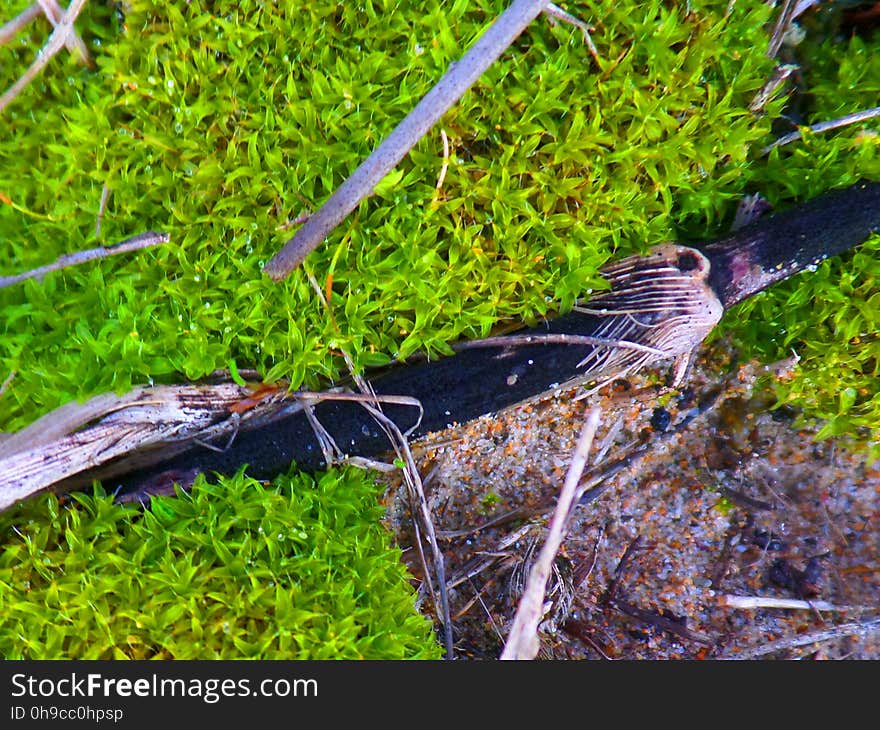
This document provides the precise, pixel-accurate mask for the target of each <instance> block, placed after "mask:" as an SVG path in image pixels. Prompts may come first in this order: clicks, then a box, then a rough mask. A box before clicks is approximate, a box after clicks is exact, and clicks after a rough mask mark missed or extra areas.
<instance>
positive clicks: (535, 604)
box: [501, 408, 600, 659]
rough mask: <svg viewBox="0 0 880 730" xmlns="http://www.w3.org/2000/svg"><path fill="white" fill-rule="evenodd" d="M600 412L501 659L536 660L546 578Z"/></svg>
mask: <svg viewBox="0 0 880 730" xmlns="http://www.w3.org/2000/svg"><path fill="white" fill-rule="evenodd" d="M599 413H600V411H599V409H598V408H594V409H593V410H592V411H590V415H589V416H588V417H587V420H586V422H585V423H584V426H583V428H582V429H581V434H580V437H579V438H578V441H577V445H576V446H575V450H574V455H573V456H572V460H571V464H570V465H569V468H568V472H567V473H566V475H565V482H564V483H563V485H562V492H561V493H560V495H559V502H558V503H557V505H556V511H555V512H554V513H553V520H552V522H551V523H550V528H549V530H548V533H547V539H546V541H545V542H544V544H543V545H542V546H541V552H540V553H539V554H538V557H537V559H536V560H535V563H534V565H533V566H532V569H531V570H530V571H529V577H528V580H527V582H526V589H525V591H524V593H523V595H522V598H521V599H520V602H519V606H518V607H517V610H516V616H515V617H514V619H513V626H512V627H511V629H510V634H509V636H508V637H507V643H506V644H505V645H504V651H502V653H501V658H502V659H534V658H535V657H536V656H537V655H538V649H539V648H540V642H539V640H538V624H539V623H540V621H541V617H542V614H543V606H544V595H545V593H546V591H547V581H548V580H549V579H550V573H551V572H552V570H553V561H554V560H555V559H556V553H557V552H559V547H560V546H561V545H562V541H563V540H564V539H565V533H566V525H567V522H568V516H569V514H570V513H571V510H572V507H573V506H574V502H575V496H576V493H577V486H578V483H579V482H580V479H581V474H583V472H584V467H585V466H586V465H587V457H588V455H589V452H590V447H591V446H592V444H593V438H594V437H595V436H596V429H597V428H598V426H599Z"/></svg>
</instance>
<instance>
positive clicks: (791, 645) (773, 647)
mask: <svg viewBox="0 0 880 730" xmlns="http://www.w3.org/2000/svg"><path fill="white" fill-rule="evenodd" d="M877 633H880V618H873V619H870V620H868V621H862V622H852V623H847V624H840V625H838V626H832V627H831V628H830V629H824V630H822V631H816V632H814V633H812V634H802V635H799V636H790V637H788V638H785V639H778V640H777V641H771V642H769V643H767V644H762V645H761V646H756V647H754V648H753V649H745V650H743V651H738V652H736V653H734V652H726V653H725V654H722V655H721V656H720V657H718V658H719V659H758V658H759V657H762V656H767V655H768V654H773V653H774V652H777V651H784V650H785V649H795V648H797V647H799V646H809V645H810V644H818V643H820V642H822V641H832V640H834V639H843V638H845V637H847V636H852V637H858V638H863V637H866V636H871V635H872V634H877Z"/></svg>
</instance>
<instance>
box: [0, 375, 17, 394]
mask: <svg viewBox="0 0 880 730" xmlns="http://www.w3.org/2000/svg"><path fill="white" fill-rule="evenodd" d="M13 380H15V370H10V371H9V375H7V376H6V380H4V381H3V382H2V383H0V395H3V394H4V393H5V392H6V389H7V388H8V387H9V385H10V384H11V383H12V381H13Z"/></svg>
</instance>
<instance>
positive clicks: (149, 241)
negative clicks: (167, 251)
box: [0, 231, 170, 289]
mask: <svg viewBox="0 0 880 730" xmlns="http://www.w3.org/2000/svg"><path fill="white" fill-rule="evenodd" d="M169 240H170V237H169V236H168V234H167V233H156V232H155V231H147V232H146V233H139V234H138V235H136V236H132V237H131V238H126V239H125V240H124V241H120V242H119V243H117V244H115V245H113V246H98V248H90V249H88V250H86V251H76V252H74V253H69V254H65V255H64V256H61V257H59V258H57V259H56V260H55V261H54V262H52V263H51V264H46V265H45V266H39V267H37V268H36V269H31V270H30V271H25V272H24V273H23V274H15V275H14V276H0V289H3V288H5V287H7V286H12V285H13V284H19V283H21V282H22V281H25V280H27V279H38V278H40V277H42V276H45V275H46V274H48V273H50V272H52V271H58V270H59V269H64V268H67V267H68V266H76V265H77V264H82V263H85V262H86V261H92V260H94V259H104V258H107V257H108V256H115V255H116V254H120V253H129V252H130V251H139V250H141V249H143V248H150V247H151V246H157V245H159V244H160V243H168V241H169Z"/></svg>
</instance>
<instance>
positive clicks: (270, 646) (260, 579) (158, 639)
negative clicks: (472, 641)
mask: <svg viewBox="0 0 880 730" xmlns="http://www.w3.org/2000/svg"><path fill="white" fill-rule="evenodd" d="M377 491H378V487H377V486H376V485H375V484H374V483H373V482H372V481H371V480H369V479H368V478H366V477H365V476H364V474H363V473H360V472H357V471H356V470H353V469H352V470H349V471H345V472H328V473H326V474H324V475H322V476H321V477H320V478H319V479H317V480H315V479H313V478H312V477H309V476H306V475H302V474H298V473H294V474H292V475H290V476H281V477H279V478H277V479H276V480H275V482H274V483H273V484H271V485H268V486H266V485H263V484H260V483H259V482H256V481H254V480H253V479H248V478H247V477H245V476H243V475H242V474H237V475H233V476H230V477H224V478H220V479H219V480H218V481H217V482H216V483H207V482H205V481H204V480H203V479H200V480H199V481H198V482H197V483H196V485H195V486H194V487H193V490H192V493H191V494H180V495H179V496H178V497H175V498H162V497H159V498H154V499H153V501H152V504H151V506H150V509H148V510H142V509H141V508H140V507H139V506H138V507H137V508H129V507H120V506H118V505H115V504H114V502H113V498H112V496H107V495H104V494H97V495H94V496H87V495H75V496H74V497H73V501H72V503H69V504H67V505H65V506H62V505H60V504H59V502H58V499H57V498H56V497H54V496H45V497H42V498H41V499H38V500H36V501H35V502H33V503H31V504H27V505H24V506H20V507H18V508H16V509H14V510H13V511H12V512H10V513H7V514H5V515H3V516H2V517H0V536H2V539H3V542H4V548H3V552H2V554H0V616H2V617H3V618H2V620H0V655H2V656H3V657H4V658H7V659H12V658H28V659H57V658H65V657H67V658H83V659H118V658H130V659H150V658H165V659H211V658H233V657H239V658H245V659H247V658H251V659H304V658H305V659H406V658H428V659H430V658H435V659H436V658H439V657H440V656H441V652H440V649H439V646H438V645H437V644H436V643H435V642H434V639H433V634H432V627H431V624H430V622H429V621H428V619H426V618H424V617H422V616H420V615H419V614H417V613H416V612H415V611H414V610H413V600H414V591H413V589H412V588H411V587H410V585H409V583H408V582H407V574H406V571H405V569H404V567H403V564H402V563H401V561H400V551H399V550H398V549H396V548H394V547H392V545H391V537H390V535H389V533H388V532H387V531H386V530H385V529H384V528H383V527H382V525H381V523H380V519H381V514H382V510H381V508H380V507H379V505H378V503H377ZM50 616H51V618H50Z"/></svg>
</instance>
